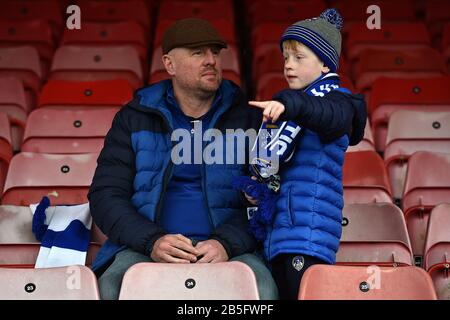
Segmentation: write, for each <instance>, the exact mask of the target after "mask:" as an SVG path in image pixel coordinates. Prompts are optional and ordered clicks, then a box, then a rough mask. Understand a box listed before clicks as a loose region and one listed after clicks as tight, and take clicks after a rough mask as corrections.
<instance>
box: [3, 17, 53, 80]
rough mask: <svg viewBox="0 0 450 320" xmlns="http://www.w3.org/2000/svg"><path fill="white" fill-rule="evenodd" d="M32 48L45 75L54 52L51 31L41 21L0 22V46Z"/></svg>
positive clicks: (46, 24)
mask: <svg viewBox="0 0 450 320" xmlns="http://www.w3.org/2000/svg"><path fill="white" fill-rule="evenodd" d="M20 45H29V46H33V47H34V48H35V49H36V50H37V51H38V53H39V57H40V58H41V66H42V69H41V71H42V74H43V75H45V74H47V72H48V70H49V68H50V62H51V60H52V57H53V52H54V51H55V44H54V42H53V38H52V30H51V27H50V25H49V23H48V22H46V21H43V20H31V21H14V20H0V46H1V47H11V46H20Z"/></svg>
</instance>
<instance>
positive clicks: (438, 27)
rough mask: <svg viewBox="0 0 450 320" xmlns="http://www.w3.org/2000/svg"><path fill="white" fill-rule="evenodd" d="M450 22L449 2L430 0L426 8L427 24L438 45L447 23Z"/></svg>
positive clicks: (445, 0)
mask: <svg viewBox="0 0 450 320" xmlns="http://www.w3.org/2000/svg"><path fill="white" fill-rule="evenodd" d="M449 21H450V3H449V2H448V1H447V0H428V1H426V7H425V22H426V24H427V26H428V30H429V31H430V34H431V36H432V38H433V44H434V45H437V44H438V43H439V39H440V37H441V35H442V31H443V28H444V25H445V23H448V22H449Z"/></svg>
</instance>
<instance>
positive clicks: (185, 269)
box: [119, 261, 259, 300]
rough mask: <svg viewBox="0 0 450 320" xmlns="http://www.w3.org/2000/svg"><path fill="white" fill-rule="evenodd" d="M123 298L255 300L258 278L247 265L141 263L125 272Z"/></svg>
mask: <svg viewBox="0 0 450 320" xmlns="http://www.w3.org/2000/svg"><path fill="white" fill-rule="evenodd" d="M119 299H121V300H131V299H144V300H145V299H149V300H168V299H170V300H236V299H237V300H255V299H259V295H258V289H257V286H256V278H255V275H254V273H253V271H252V270H251V269H250V267H248V266H247V265H246V264H244V263H242V262H237V261H231V262H221V263H200V264H176V263H138V264H135V265H134V266H132V267H131V268H130V269H128V271H127V272H126V273H125V276H124V278H123V281H122V287H121V291H120V296H119Z"/></svg>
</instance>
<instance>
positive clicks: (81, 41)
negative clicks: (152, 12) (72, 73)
mask: <svg viewBox="0 0 450 320" xmlns="http://www.w3.org/2000/svg"><path fill="white" fill-rule="evenodd" d="M61 45H75V46H104V47H105V46H106V47H109V46H131V47H133V48H134V49H135V50H136V51H137V53H138V54H139V58H140V60H141V64H142V69H143V70H147V68H148V67H147V65H148V62H147V59H148V58H147V46H148V40H147V39H146V35H145V33H144V30H142V27H141V26H140V25H139V24H138V23H137V22H134V21H126V22H117V23H114V22H109V23H101V22H83V27H82V28H81V29H79V30H78V29H73V30H69V29H65V30H64V34H63V38H62V40H61Z"/></svg>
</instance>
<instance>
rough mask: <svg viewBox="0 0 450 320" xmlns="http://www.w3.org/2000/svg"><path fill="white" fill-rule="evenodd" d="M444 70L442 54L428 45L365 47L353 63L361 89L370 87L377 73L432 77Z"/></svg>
mask: <svg viewBox="0 0 450 320" xmlns="http://www.w3.org/2000/svg"><path fill="white" fill-rule="evenodd" d="M445 73H446V66H445V62H444V58H443V56H442V55H441V54H440V53H439V52H438V51H436V50H434V49H431V48H422V49H416V50H408V51H397V50H376V49H366V50H365V51H364V52H362V53H361V55H360V59H359V60H358V62H357V63H356V67H355V74H354V77H353V78H354V79H355V84H356V88H357V89H358V90H360V91H361V92H367V91H370V88H371V86H372V85H373V83H374V81H375V80H376V79H378V78H380V77H390V78H431V77H436V76H441V75H444V74H445Z"/></svg>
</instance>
